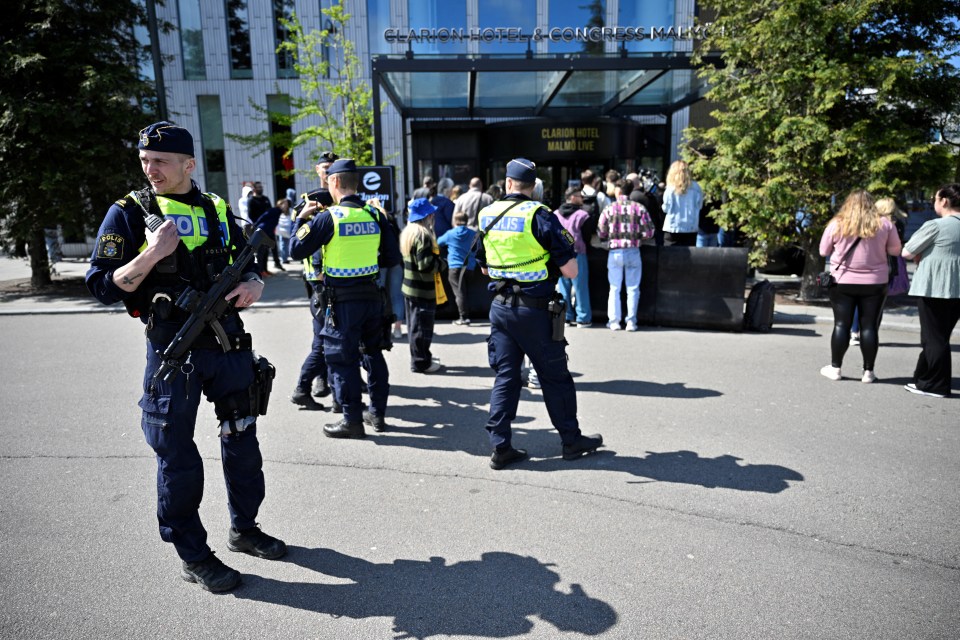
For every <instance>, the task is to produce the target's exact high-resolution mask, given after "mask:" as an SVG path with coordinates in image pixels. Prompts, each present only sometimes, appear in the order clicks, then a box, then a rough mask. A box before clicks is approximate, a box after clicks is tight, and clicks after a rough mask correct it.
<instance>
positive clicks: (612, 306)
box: [607, 247, 642, 324]
mask: <svg viewBox="0 0 960 640" xmlns="http://www.w3.org/2000/svg"><path fill="white" fill-rule="evenodd" d="M641 275H642V268H641V265H640V249H639V248H637V247H632V248H630V249H611V250H610V255H608V256H607V280H608V281H609V282H610V297H609V299H608V300H607V319H608V321H609V322H610V323H616V324H620V320H621V318H622V316H621V315H620V289H621V288H622V287H623V284H624V281H626V285H627V322H630V323H633V324H636V323H637V304H638V303H639V302H640V277H641Z"/></svg>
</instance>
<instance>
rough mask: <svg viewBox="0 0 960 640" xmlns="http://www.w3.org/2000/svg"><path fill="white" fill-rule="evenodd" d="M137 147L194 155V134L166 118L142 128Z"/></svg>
mask: <svg viewBox="0 0 960 640" xmlns="http://www.w3.org/2000/svg"><path fill="white" fill-rule="evenodd" d="M139 137H140V140H139V141H138V142H137V149H146V150H148V151H165V152H167V153H182V154H185V155H188V156H190V157H193V136H192V135H190V132H189V131H187V130H186V129H184V128H183V127H178V126H177V125H175V124H173V123H172V122H167V121H166V120H164V121H162V122H155V123H153V124H151V125H150V126H148V127H144V128H143V129H141V130H140V135H139Z"/></svg>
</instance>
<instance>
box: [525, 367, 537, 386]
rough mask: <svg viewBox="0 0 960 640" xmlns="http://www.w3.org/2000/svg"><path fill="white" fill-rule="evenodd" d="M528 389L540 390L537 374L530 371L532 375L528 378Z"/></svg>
mask: <svg viewBox="0 0 960 640" xmlns="http://www.w3.org/2000/svg"><path fill="white" fill-rule="evenodd" d="M527 388H528V389H539V388H540V378H539V377H538V376H537V372H536V371H533V370H532V369H531V370H530V375H529V376H527Z"/></svg>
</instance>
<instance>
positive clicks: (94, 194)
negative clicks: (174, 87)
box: [0, 0, 153, 286]
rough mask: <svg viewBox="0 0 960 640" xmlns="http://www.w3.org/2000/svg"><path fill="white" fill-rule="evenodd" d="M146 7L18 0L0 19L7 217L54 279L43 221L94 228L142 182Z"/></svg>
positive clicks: (36, 267) (7, 225)
mask: <svg viewBox="0 0 960 640" xmlns="http://www.w3.org/2000/svg"><path fill="white" fill-rule="evenodd" d="M145 23H146V16H145V12H144V10H143V8H142V7H141V6H138V5H137V4H136V3H134V2H129V1H121V0H15V1H14V2H12V3H11V4H9V5H8V6H7V7H6V9H5V10H4V19H3V21H2V22H0V47H2V48H0V203H2V205H0V219H2V222H3V225H2V229H3V230H2V238H3V241H4V243H11V242H14V241H26V242H28V243H29V246H30V267H31V272H32V277H31V282H32V284H33V285H34V286H43V285H46V284H49V283H50V270H49V265H48V262H47V254H46V249H45V245H44V236H43V229H44V227H53V226H56V225H57V224H62V225H63V227H64V231H65V232H66V233H68V234H83V233H85V232H90V231H92V230H94V229H96V225H97V224H98V222H99V220H100V219H101V217H102V216H103V213H104V212H105V211H106V209H107V207H108V206H109V205H110V204H111V203H112V202H113V201H114V200H116V199H117V198H118V197H120V196H121V195H123V194H124V193H126V192H127V191H129V190H130V188H131V186H132V185H137V184H140V183H142V182H143V174H142V173H141V172H140V170H139V165H138V163H137V156H136V151H135V147H134V144H135V141H136V132H137V131H138V130H139V129H140V128H142V127H143V126H144V125H145V124H147V123H148V122H149V116H146V115H145V114H144V109H145V107H150V105H149V98H148V96H151V95H153V87H152V85H151V84H150V83H148V82H144V81H143V80H142V79H141V78H139V77H138V69H139V63H140V62H141V61H142V60H144V59H145V57H144V56H145V55H146V51H145V50H144V49H143V47H142V46H141V45H140V44H139V43H138V42H137V40H136V39H135V37H134V34H133V29H134V26H135V25H139V24H145Z"/></svg>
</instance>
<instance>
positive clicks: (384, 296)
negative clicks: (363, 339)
mask: <svg viewBox="0 0 960 640" xmlns="http://www.w3.org/2000/svg"><path fill="white" fill-rule="evenodd" d="M380 300H381V302H382V305H383V307H382V308H383V312H382V315H381V321H380V323H381V326H382V330H383V338H382V339H381V340H380V348H381V349H383V350H384V351H390V350H391V349H393V323H394V322H396V321H397V314H395V313H394V312H393V303H392V302H391V301H390V295H389V294H388V293H387V290H386V288H384V287H380Z"/></svg>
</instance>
